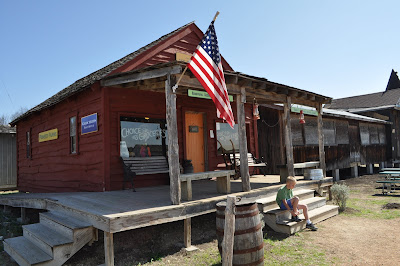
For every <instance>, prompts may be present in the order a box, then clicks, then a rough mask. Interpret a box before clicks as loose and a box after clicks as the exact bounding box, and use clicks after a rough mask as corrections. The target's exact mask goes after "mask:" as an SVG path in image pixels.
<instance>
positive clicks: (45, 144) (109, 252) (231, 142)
mask: <svg viewBox="0 0 400 266" xmlns="http://www.w3.org/2000/svg"><path fill="white" fill-rule="evenodd" d="M202 37H203V33H202V32H201V31H200V30H199V29H198V27H197V26H196V25H195V24H194V23H189V24H187V25H185V26H183V27H181V28H179V29H177V30H175V31H173V32H171V33H169V34H167V35H165V36H163V37H161V38H160V39H158V40H156V41H154V42H152V43H150V44H149V45H147V46H145V47H143V48H141V49H139V50H138V51H136V52H134V53H132V54H129V55H127V56H126V57H124V58H121V59H120V60H118V61H115V62H114V63H111V64H110V65H108V66H106V67H104V68H102V69H100V70H98V71H96V72H94V73H92V74H90V75H88V76H86V77H84V78H82V79H80V80H78V81H76V82H75V83H74V84H72V85H71V86H69V87H67V88H65V89H64V90H62V91H60V92H59V93H57V94H56V95H54V96H52V97H50V98H49V99H48V100H46V101H44V102H43V103H41V104H39V105H38V106H36V107H34V108H32V109H31V110H29V111H27V112H26V113H25V114H23V115H22V116H20V117H18V118H17V119H16V120H14V121H13V122H12V124H13V125H16V126H17V147H18V188H19V189H20V190H21V191H30V192H66V191H70V192H71V193H52V194H48V193H20V194H18V195H9V196H3V197H0V203H1V204H3V205H8V206H13V207H21V208H37V209H46V210H48V211H49V212H50V215H51V213H52V212H56V213H57V216H58V217H61V218H63V217H64V216H65V217H73V218H76V219H79V220H84V222H85V224H89V227H88V230H89V231H90V229H91V228H92V229H100V230H103V231H104V248H105V260H106V265H114V253H113V234H114V233H118V232H123V231H126V230H132V229H136V228H141V227H146V226H152V225H157V224H162V223H167V222H172V221H178V220H184V232H185V233H184V241H185V245H186V246H190V235H191V233H190V232H191V218H192V217H195V216H199V215H203V214H206V213H211V212H215V205H216V203H217V202H219V201H221V200H225V199H226V194H229V193H235V195H237V196H240V197H247V198H251V197H252V198H258V197H265V196H272V195H273V194H274V193H276V190H277V189H278V188H279V187H280V186H281V185H280V184H279V178H277V177H275V178H276V180H275V179H274V178H271V179H270V180H267V182H261V181H259V182H254V184H251V182H250V175H249V164H248V153H253V154H254V155H256V156H259V155H260V154H259V150H260V149H259V147H258V143H259V137H260V135H259V130H258V124H259V122H257V118H258V111H257V110H258V105H271V106H272V105H274V104H276V103H279V104H281V105H282V107H281V108H282V115H281V123H282V127H281V128H282V132H283V135H284V136H283V140H282V141H281V142H282V143H284V147H285V153H281V155H280V156H281V157H284V158H285V160H286V166H285V167H287V170H288V173H289V174H290V175H294V159H293V149H294V148H293V144H292V143H293V137H292V133H291V130H292V128H291V125H290V121H291V112H290V107H291V106H292V104H301V105H306V106H310V107H315V108H316V110H317V117H316V123H317V132H318V133H317V136H318V160H319V165H320V168H322V169H325V154H324V137H323V134H322V133H323V124H322V105H323V104H326V103H329V102H330V101H331V98H329V97H326V96H322V95H319V94H316V93H312V92H309V91H305V90H300V89H297V88H293V87H290V86H287V85H283V84H279V83H275V82H272V81H269V80H267V79H265V78H260V77H255V76H251V75H247V74H243V73H240V72H236V71H234V70H233V69H232V67H231V66H230V65H229V64H228V63H227V61H225V60H224V59H222V64H223V67H224V75H225V80H226V85H227V88H228V93H229V95H231V96H232V99H231V101H232V104H231V105H232V107H233V113H234V117H235V122H236V125H235V128H234V129H233V130H232V129H230V127H229V126H228V125H227V124H226V123H224V122H223V121H221V120H220V119H218V118H217V117H216V111H215V107H214V104H213V103H212V101H211V100H209V99H207V98H206V95H205V91H204V89H203V87H202V86H201V84H200V83H199V82H198V80H197V79H196V78H195V77H194V75H193V74H192V73H191V72H190V71H189V70H188V71H186V72H185V74H182V73H183V72H184V69H185V66H186V63H185V62H184V61H187V59H188V58H190V55H191V54H192V53H193V52H194V50H195V49H196V47H197V45H198V43H199V42H200V40H201V39H202ZM181 75H183V77H182V79H181V81H180V83H179V87H178V88H177V89H176V90H174V89H173V86H174V85H175V84H176V81H177V79H178V78H179V77H181ZM282 132H271V134H278V135H282ZM272 137H273V138H276V136H275V135H271V138H272ZM221 146H222V147H223V148H222V147H221ZM232 146H233V147H232ZM282 147H283V146H282ZM233 148H235V152H239V153H240V162H241V163H240V175H241V180H240V183H239V182H238V181H236V180H233V181H232V189H231V188H230V186H231V183H230V179H229V178H228V177H229V175H228V176H225V177H224V178H225V179H222V180H223V181H225V185H226V186H229V189H226V190H225V191H223V193H221V191H218V190H219V185H220V182H219V181H218V179H217V180H216V181H209V180H208V178H207V180H203V181H205V182H204V183H201V182H202V181H199V182H198V183H200V184H199V185H198V186H197V188H198V191H201V193H198V194H197V195H193V198H192V199H186V200H183V202H181V200H182V197H181V194H182V190H183V189H182V187H184V185H182V184H184V183H185V182H186V190H185V191H186V192H187V194H189V193H188V191H189V187H191V185H189V183H190V182H189V181H188V178H189V177H188V176H186V177H184V176H183V175H182V174H181V173H180V167H179V165H181V164H182V163H183V162H184V160H192V163H193V166H194V171H195V172H197V174H198V175H203V174H204V176H207V177H208V176H210V177H213V175H215V174H216V173H218V172H215V171H212V170H216V169H217V166H218V164H220V163H222V162H223V156H221V152H222V151H223V150H233ZM282 154H284V155H282ZM120 157H128V158H130V159H132V160H133V159H138V160H143V163H142V167H143V168H151V167H152V165H151V164H150V161H151V160H152V159H153V158H156V159H157V160H158V159H159V160H167V163H166V164H167V166H168V173H165V172H163V173H157V169H154V168H152V170H154V171H150V172H151V173H147V174H144V175H138V176H137V177H136V179H135V185H136V187H144V186H151V187H150V188H143V189H142V192H144V193H131V192H130V191H121V189H122V187H123V167H122V163H121V159H120ZM272 163H275V162H271V164H272ZM226 172H232V171H226ZM219 173H221V171H220V172H219ZM183 177H184V178H185V180H184V179H183ZM214 177H215V176H214ZM261 178H264V177H261ZM266 179H268V178H266ZM168 183H169V187H167V186H160V187H157V188H156V187H153V186H156V185H160V184H168ZM222 183H223V182H222ZM215 184H216V185H217V193H216V191H213V190H215ZM252 185H253V187H254V188H255V189H253V190H252V187H251V186H252ZM331 185H332V178H324V179H322V180H300V181H299V185H298V187H302V188H308V189H313V190H317V191H322V190H324V189H325V188H326V187H329V186H331ZM211 187H214V189H211ZM168 188H169V191H168ZM225 188H227V187H225ZM111 190H114V191H111ZM117 190H120V191H117ZM190 190H191V189H190ZM80 191H95V192H98V193H80ZM103 191H107V192H106V193H103ZM311 193H312V195H314V192H313V191H311ZM221 194H224V195H221ZM168 199H169V200H168ZM170 203H172V205H171V204H170ZM272 203H274V200H272ZM331 211H333V212H334V213H331ZM335 214H337V207H334V208H331V209H329V210H327V209H324V210H323V212H321V213H318V216H319V218H318V219H320V220H321V219H327V218H329V217H331V216H332V215H335ZM46 215H49V214H44V216H46ZM53 215H54V214H53ZM47 218H48V217H47ZM47 218H45V219H47ZM41 219H42V218H41ZM36 227H41V225H40V223H39V225H38V226H36ZM36 227H35V228H36ZM42 228H43V227H42ZM29 229H32V228H29V227H28V228H27V230H29ZM36 229H37V228H36ZM36 231H39V232H38V234H42V236H43V238H46V236H47V233H46V232H42V231H41V230H36ZM24 232H25V230H24ZM89 234H90V235H89V236H88V239H86V240H87V242H90V241H92V240H95V239H96V238H97V237H96V234H92V233H91V232H89ZM93 235H94V236H93ZM24 237H25V235H24ZM24 237H21V238H19V240H18V239H17V240H10V241H9V242H8V243H7V245H6V250H8V251H7V252H9V254H10V253H12V254H14V253H13V250H16V248H18V247H21V245H20V243H19V241H21V242H24V243H26V239H24ZM27 237H29V234H28V235H27ZM80 239H82V238H81V237H79V238H78V240H80ZM75 240H76V239H74V241H75ZM13 241H15V242H13ZM75 242H79V243H75ZM75 242H74V243H75V244H76V245H77V246H76V248H75V247H74V250H73V251H74V252H76V251H77V250H79V249H80V248H81V246H82V244H85V243H82V241H75ZM12 243H14V244H12ZM27 249H28V250H29V247H28V248H24V249H23V250H22V252H24V253H25V251H26V250H27ZM49 253H51V252H49ZM47 255H49V254H47ZM62 255H63V256H62V261H66V260H67V259H68V258H69V257H70V255H73V252H70V251H68V253H67V252H66V253H65V254H64V253H63V254H62ZM51 259H54V258H51ZM48 260H50V259H48Z"/></svg>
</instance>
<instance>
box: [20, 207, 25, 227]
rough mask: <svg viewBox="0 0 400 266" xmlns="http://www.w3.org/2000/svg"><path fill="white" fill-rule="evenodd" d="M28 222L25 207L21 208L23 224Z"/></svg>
mask: <svg viewBox="0 0 400 266" xmlns="http://www.w3.org/2000/svg"><path fill="white" fill-rule="evenodd" d="M25 222H26V209H25V208H24V207H22V208H21V223H25Z"/></svg>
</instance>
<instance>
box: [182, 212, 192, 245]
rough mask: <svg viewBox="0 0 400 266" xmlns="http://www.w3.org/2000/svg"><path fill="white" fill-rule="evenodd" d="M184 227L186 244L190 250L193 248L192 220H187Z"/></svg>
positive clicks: (184, 221)
mask: <svg viewBox="0 0 400 266" xmlns="http://www.w3.org/2000/svg"><path fill="white" fill-rule="evenodd" d="M183 226H184V242H185V243H184V244H185V247H186V248H188V247H190V246H192V218H186V219H185V220H183Z"/></svg>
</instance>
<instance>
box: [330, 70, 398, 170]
mask: <svg viewBox="0 0 400 266" xmlns="http://www.w3.org/2000/svg"><path fill="white" fill-rule="evenodd" d="M399 102H400V80H399V78H398V76H397V72H395V71H394V70H392V72H391V74H390V77H389V81H388V84H387V86H386V90H385V91H382V92H376V93H371V94H364V95H356V96H352V97H346V98H340V99H334V100H332V103H331V104H328V105H327V106H326V108H329V109H334V110H339V111H347V112H350V113H354V114H360V115H363V116H368V117H372V118H377V119H381V120H385V121H388V122H391V126H390V129H388V131H387V132H386V136H387V145H386V155H387V159H388V160H389V161H391V162H394V163H399V162H400V112H399Z"/></svg>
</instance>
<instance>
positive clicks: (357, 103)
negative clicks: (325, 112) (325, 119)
mask: <svg viewBox="0 0 400 266" xmlns="http://www.w3.org/2000/svg"><path fill="white" fill-rule="evenodd" d="M399 99H400V88H398V89H392V90H388V91H384V92H377V93H371V94H365V95H358V96H353V97H347V98H340V99H333V100H332V103H331V104H329V105H326V106H325V108H329V109H340V110H350V109H361V108H371V107H380V106H395V105H396V104H397V103H398V102H399Z"/></svg>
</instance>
